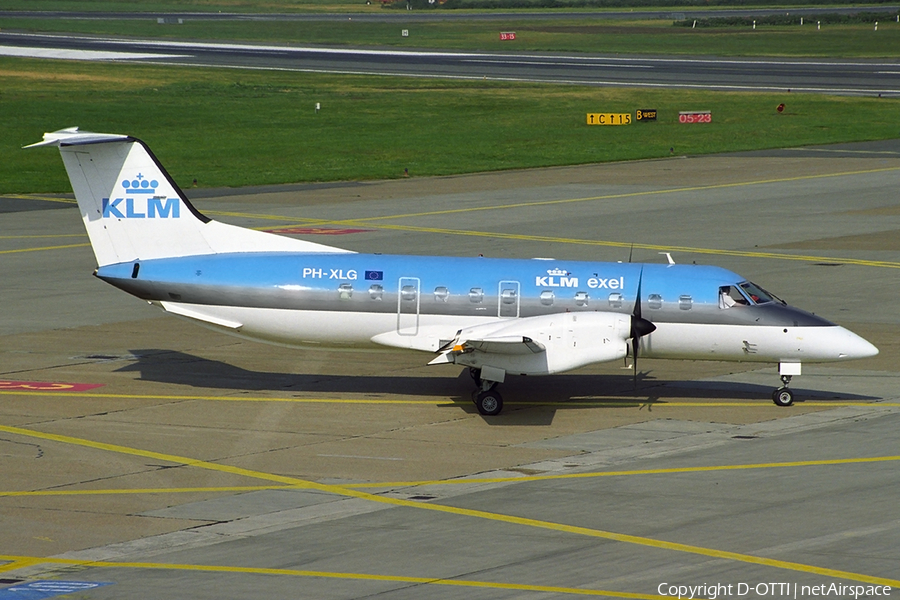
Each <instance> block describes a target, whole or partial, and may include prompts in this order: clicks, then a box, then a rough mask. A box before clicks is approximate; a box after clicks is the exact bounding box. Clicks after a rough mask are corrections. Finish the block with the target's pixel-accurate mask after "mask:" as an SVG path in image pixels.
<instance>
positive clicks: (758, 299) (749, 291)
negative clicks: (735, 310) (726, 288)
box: [741, 281, 774, 304]
mask: <svg viewBox="0 0 900 600" xmlns="http://www.w3.org/2000/svg"><path fill="white" fill-rule="evenodd" d="M741 289H742V290H744V293H745V294H746V295H747V296H749V297H750V299H751V300H752V301H753V303H754V304H765V303H766V302H772V301H773V300H774V298H773V297H772V295H771V294H769V292H767V291H766V290H764V289H762V288H761V287H759V286H758V285H756V284H755V283H751V282H749V281H745V282H744V283H742V284H741Z"/></svg>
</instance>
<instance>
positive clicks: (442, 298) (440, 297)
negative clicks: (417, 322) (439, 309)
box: [434, 286, 450, 302]
mask: <svg viewBox="0 0 900 600" xmlns="http://www.w3.org/2000/svg"><path fill="white" fill-rule="evenodd" d="M449 297H450V290H448V289H447V288H445V287H444V286H438V287H436V288H434V301H435V302H446V301H447V298H449Z"/></svg>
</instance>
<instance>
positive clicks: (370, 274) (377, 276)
mask: <svg viewBox="0 0 900 600" xmlns="http://www.w3.org/2000/svg"><path fill="white" fill-rule="evenodd" d="M382 279H384V271H366V281H381V280H382Z"/></svg>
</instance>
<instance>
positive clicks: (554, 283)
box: [534, 269, 578, 288]
mask: <svg viewBox="0 0 900 600" xmlns="http://www.w3.org/2000/svg"><path fill="white" fill-rule="evenodd" d="M569 275H570V274H569V272H568V271H563V270H562V269H548V270H547V276H546V277H543V276H537V277H535V278H534V285H536V286H538V287H564V288H569V287H578V278H577V277H570V276H569Z"/></svg>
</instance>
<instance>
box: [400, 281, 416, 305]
mask: <svg viewBox="0 0 900 600" xmlns="http://www.w3.org/2000/svg"><path fill="white" fill-rule="evenodd" d="M416 292H417V290H416V286H414V285H404V286H403V287H402V288H400V298H402V299H403V300H404V301H405V302H412V301H413V300H415V299H416Z"/></svg>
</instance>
